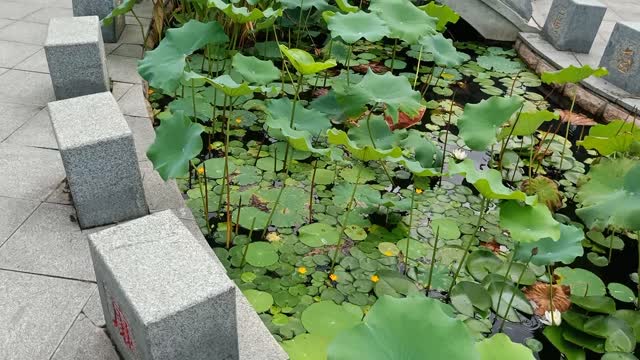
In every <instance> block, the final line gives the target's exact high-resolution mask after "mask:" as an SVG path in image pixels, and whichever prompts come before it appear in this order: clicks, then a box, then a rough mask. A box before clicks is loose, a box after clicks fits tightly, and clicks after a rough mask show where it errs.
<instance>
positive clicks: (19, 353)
mask: <svg viewBox="0 0 640 360" xmlns="http://www.w3.org/2000/svg"><path fill="white" fill-rule="evenodd" d="M94 288H95V285H94V284H91V283H86V282H81V281H73V280H66V279H59V278H53V277H45V276H37V275H32V274H24V273H18V272H13V271H5V270H0V304H2V306H0V319H2V327H0V340H1V342H0V344H1V345H2V346H0V359H2V360H49V359H50V357H51V355H52V354H53V352H54V351H55V350H56V348H57V347H58V344H59V343H60V341H62V339H63V337H64V336H65V334H66V333H67V330H68V329H69V327H70V326H71V324H72V323H73V322H74V319H75V318H76V317H77V316H78V313H79V312H80V310H81V309H82V307H83V306H84V304H85V303H86V302H87V300H88V299H89V296H91V293H92V291H93V289H94ZM86 359H96V358H94V357H89V358H86Z"/></svg>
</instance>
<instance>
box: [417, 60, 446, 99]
mask: <svg viewBox="0 0 640 360" xmlns="http://www.w3.org/2000/svg"><path fill="white" fill-rule="evenodd" d="M446 69H447V68H446V67H443V68H442V70H440V75H438V78H437V79H436V83H435V84H434V85H433V86H434V87H436V86H438V82H439V81H440V77H441V76H442V74H443V73H444V71H445V70H446ZM434 70H435V69H433V70H431V76H429V81H428V82H427V84H426V86H425V88H424V90H423V91H422V94H421V96H422V97H424V96H425V95H426V94H427V91H429V87H430V86H431V79H432V78H433V71H434Z"/></svg>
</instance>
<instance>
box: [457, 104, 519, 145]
mask: <svg viewBox="0 0 640 360" xmlns="http://www.w3.org/2000/svg"><path fill="white" fill-rule="evenodd" d="M522 102H523V100H522V99H521V98H519V97H515V96H512V97H498V96H492V97H491V98H489V100H482V101H481V102H480V103H478V104H467V105H465V107H464V113H463V114H462V116H461V117H460V118H459V119H458V129H459V130H460V137H462V138H463V139H464V142H465V144H467V146H469V148H471V149H472V150H478V151H484V150H486V149H487V148H488V147H489V146H490V145H491V144H493V143H495V142H496V133H497V131H498V129H499V128H500V126H502V124H504V123H505V122H506V121H507V120H509V118H511V116H513V114H514V113H515V112H516V111H518V109H520V107H521V106H522Z"/></svg>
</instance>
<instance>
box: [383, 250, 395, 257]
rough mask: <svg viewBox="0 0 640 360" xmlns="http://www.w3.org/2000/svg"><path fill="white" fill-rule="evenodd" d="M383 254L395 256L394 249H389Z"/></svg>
mask: <svg viewBox="0 0 640 360" xmlns="http://www.w3.org/2000/svg"><path fill="white" fill-rule="evenodd" d="M383 254H384V256H393V251H391V250H387V251H385V252H384V253H383Z"/></svg>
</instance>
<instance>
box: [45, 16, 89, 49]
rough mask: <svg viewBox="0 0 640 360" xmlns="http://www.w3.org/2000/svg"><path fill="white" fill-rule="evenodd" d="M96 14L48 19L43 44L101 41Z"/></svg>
mask: <svg viewBox="0 0 640 360" xmlns="http://www.w3.org/2000/svg"><path fill="white" fill-rule="evenodd" d="M100 33H101V30H100V19H99V18H98V17H97V16H80V17H61V18H60V17H59V18H52V19H51V20H50V21H49V30H48V32H47V40H46V41H45V44H44V46H45V47H49V46H62V45H78V44H91V43H97V42H98V41H101V39H100Z"/></svg>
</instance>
